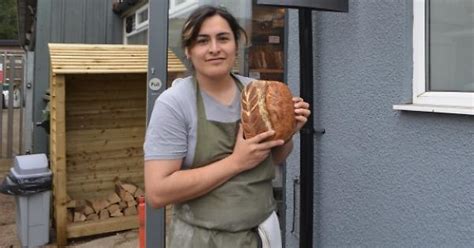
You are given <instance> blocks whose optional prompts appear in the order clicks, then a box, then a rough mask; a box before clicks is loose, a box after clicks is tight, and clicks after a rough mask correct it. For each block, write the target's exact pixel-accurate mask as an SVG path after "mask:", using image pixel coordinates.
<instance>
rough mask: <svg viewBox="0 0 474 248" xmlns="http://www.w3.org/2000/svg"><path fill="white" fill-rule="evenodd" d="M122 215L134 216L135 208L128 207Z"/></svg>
mask: <svg viewBox="0 0 474 248" xmlns="http://www.w3.org/2000/svg"><path fill="white" fill-rule="evenodd" d="M123 214H124V215H125V216H130V215H136V214H137V208H136V207H135V206H133V207H128V208H126V209H125V210H124V211H123Z"/></svg>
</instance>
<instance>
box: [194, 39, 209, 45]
mask: <svg viewBox="0 0 474 248" xmlns="http://www.w3.org/2000/svg"><path fill="white" fill-rule="evenodd" d="M196 42H197V43H198V44H206V43H207V39H199V40H197V41H196Z"/></svg>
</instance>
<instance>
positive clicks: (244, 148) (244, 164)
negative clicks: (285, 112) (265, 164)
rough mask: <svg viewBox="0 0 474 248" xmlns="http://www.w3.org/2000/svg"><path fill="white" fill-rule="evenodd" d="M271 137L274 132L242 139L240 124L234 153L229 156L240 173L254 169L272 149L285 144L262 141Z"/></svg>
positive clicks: (282, 141)
mask: <svg viewBox="0 0 474 248" xmlns="http://www.w3.org/2000/svg"><path fill="white" fill-rule="evenodd" d="M273 135H275V131H273V130H270V131H267V132H264V133H260V134H258V135H256V136H255V137H252V138H250V139H244V133H243V130H242V124H240V126H239V131H238V133H237V138H236V142H235V146H234V151H233V153H232V155H231V156H232V157H233V159H234V160H235V162H236V166H237V167H238V168H239V170H240V171H246V170H249V169H252V168H254V167H255V166H257V165H258V164H260V162H262V161H263V160H265V159H266V158H267V157H268V155H269V154H270V152H271V149H272V148H273V147H277V146H281V145H283V144H284V143H285V141H284V140H271V141H264V140H266V139H268V138H270V137H272V136H273Z"/></svg>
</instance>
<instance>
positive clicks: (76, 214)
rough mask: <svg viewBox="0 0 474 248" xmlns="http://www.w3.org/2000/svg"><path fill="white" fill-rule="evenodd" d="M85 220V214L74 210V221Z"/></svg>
mask: <svg viewBox="0 0 474 248" xmlns="http://www.w3.org/2000/svg"><path fill="white" fill-rule="evenodd" d="M85 220H86V216H85V215H84V214H82V213H80V212H74V222H82V221H85Z"/></svg>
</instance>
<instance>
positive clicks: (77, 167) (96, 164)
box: [67, 156, 144, 176]
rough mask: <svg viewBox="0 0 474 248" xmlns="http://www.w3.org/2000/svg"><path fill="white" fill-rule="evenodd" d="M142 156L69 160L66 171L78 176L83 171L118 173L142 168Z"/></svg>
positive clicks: (90, 172)
mask: <svg viewBox="0 0 474 248" xmlns="http://www.w3.org/2000/svg"><path fill="white" fill-rule="evenodd" d="M143 164H144V163H143V156H136V157H118V158H109V159H104V160H101V161H84V160H82V161H77V160H69V161H68V165H67V172H68V173H74V174H73V175H74V176H80V175H81V174H84V173H89V174H94V173H103V172H105V173H107V172H108V173H115V172H116V173H120V172H122V171H124V172H127V171H136V170H139V171H141V170H143Z"/></svg>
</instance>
